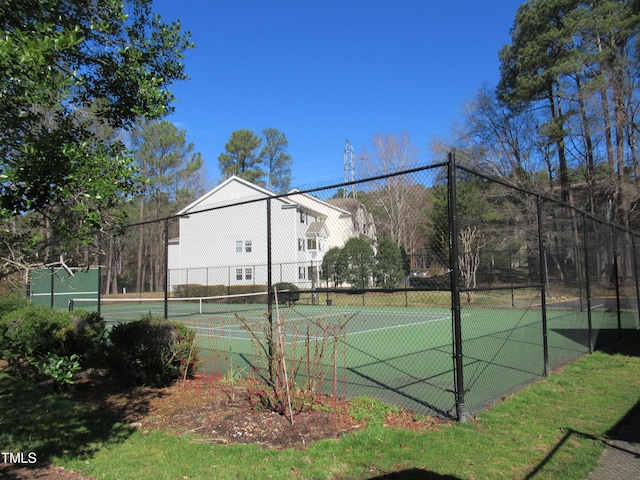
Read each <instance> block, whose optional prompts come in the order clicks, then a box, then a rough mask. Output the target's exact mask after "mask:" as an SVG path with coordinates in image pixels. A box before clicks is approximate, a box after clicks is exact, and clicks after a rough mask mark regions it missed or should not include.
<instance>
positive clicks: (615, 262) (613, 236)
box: [611, 225, 622, 340]
mask: <svg viewBox="0 0 640 480" xmlns="http://www.w3.org/2000/svg"><path fill="white" fill-rule="evenodd" d="M611 244H612V245H613V278H614V285H615V288H616V316H617V319H618V340H622V317H621V313H620V282H619V280H618V276H619V274H620V272H619V270H618V249H617V248H616V229H615V227H614V226H613V225H611Z"/></svg>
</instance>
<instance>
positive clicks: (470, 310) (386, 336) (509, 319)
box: [101, 299, 635, 416]
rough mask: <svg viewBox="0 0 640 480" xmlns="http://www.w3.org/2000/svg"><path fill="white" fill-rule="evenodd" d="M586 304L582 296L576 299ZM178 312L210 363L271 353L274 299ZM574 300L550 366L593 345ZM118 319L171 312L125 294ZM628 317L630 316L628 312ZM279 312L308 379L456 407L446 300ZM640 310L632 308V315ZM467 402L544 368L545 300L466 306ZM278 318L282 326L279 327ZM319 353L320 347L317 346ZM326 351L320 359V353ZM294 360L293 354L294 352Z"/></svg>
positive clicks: (184, 306)
mask: <svg viewBox="0 0 640 480" xmlns="http://www.w3.org/2000/svg"><path fill="white" fill-rule="evenodd" d="M576 305H577V304H576ZM595 307H596V308H593V309H592V328H593V336H594V338H596V339H597V338H601V337H604V336H611V335H614V334H615V333H612V332H615V331H616V329H617V322H618V319H617V314H616V313H612V312H609V311H607V310H606V309H604V308H599V306H598V305H595ZM168 308H169V313H170V316H171V317H172V320H175V321H179V322H182V323H184V324H185V325H187V326H188V327H189V328H191V329H193V330H194V331H195V332H196V334H197V337H196V338H197V342H198V346H199V352H200V353H199V357H200V358H199V360H200V363H201V371H202V372H204V373H217V374H221V375H225V374H226V373H227V372H229V371H234V372H242V371H244V372H248V371H250V370H251V368H252V367H255V366H256V365H259V364H260V363H261V357H260V354H259V347H258V344H257V343H258V342H260V343H263V344H264V343H265V342H266V340H265V339H266V333H265V332H267V331H269V330H268V316H267V306H266V304H265V303H215V302H213V301H211V302H204V303H203V302H201V301H198V300H197V299H196V300H189V301H176V302H170V303H169V306H168ZM571 308H573V306H572V305H563V306H562V308H549V309H548V310H547V325H548V336H547V341H548V356H549V365H550V368H553V367H554V366H558V365H561V364H563V363H565V362H567V361H569V360H571V359H572V358H575V357H577V356H580V355H582V354H584V353H586V352H587V351H588V348H589V337H588V330H587V313H586V312H585V311H580V310H572V309H571ZM101 312H102V315H103V317H104V318H105V319H106V320H107V321H109V322H119V321H123V320H126V319H132V318H139V315H140V314H141V313H147V314H148V313H151V314H152V315H154V316H162V315H163V314H164V304H163V303H162V302H151V301H150V302H134V301H131V302H124V303H122V302H121V303H116V304H112V305H110V304H109V303H108V302H105V303H104V304H103V305H102V307H101ZM623 318H626V317H623ZM271 321H272V323H273V325H274V330H273V331H274V332H275V334H277V335H278V336H277V340H278V341H281V342H282V344H283V345H284V350H285V352H286V353H287V356H288V357H289V358H290V359H292V360H291V363H292V368H295V367H296V365H295V364H296V362H297V363H298V364H299V365H298V366H301V368H299V369H298V377H297V380H298V381H300V382H304V377H305V371H306V370H305V365H304V364H305V362H306V363H307V364H311V363H314V362H318V363H320V364H321V365H322V368H324V370H325V384H324V385H323V390H324V391H326V392H327V393H330V392H333V391H335V392H337V393H339V394H346V395H349V396H356V395H364V394H366V395H370V396H374V397H377V398H380V399H381V400H383V401H386V402H389V403H393V404H395V405H399V406H404V407H406V408H409V409H411V410H413V411H416V412H419V413H436V414H440V415H444V416H451V415H453V414H454V407H455V397H454V394H453V391H454V385H455V378H454V364H453V346H452V333H451V332H452V316H451V311H450V310H449V309H446V308H404V307H375V306H356V305H351V306H335V305H334V306H327V305H288V306H284V305H279V306H278V307H277V308H275V306H274V308H273V310H272V315H271ZM624 321H625V322H626V321H629V322H630V323H633V322H634V321H635V320H634V319H633V318H631V316H629V319H628V320H626V319H625V320H624ZM461 322H462V334H463V352H462V353H463V362H464V384H465V390H466V392H465V404H466V409H467V410H468V411H477V410H480V409H482V408H483V407H484V406H485V405H486V404H487V403H490V402H492V401H494V400H495V399H496V398H500V396H501V395H503V394H506V393H508V392H510V391H513V389H514V386H515V387H517V386H519V385H524V384H526V383H528V382H530V381H531V380H533V379H536V378H539V377H540V376H541V375H542V374H543V372H544V363H543V362H544V354H543V329H542V321H541V310H540V307H539V305H538V306H535V305H533V303H532V302H529V306H528V308H478V307H477V306H473V305H472V306H470V307H467V308H463V309H462V312H461ZM276 327H277V328H276ZM317 355H319V357H318V356H317ZM318 359H319V360H318ZM288 361H289V360H288Z"/></svg>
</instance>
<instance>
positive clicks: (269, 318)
mask: <svg viewBox="0 0 640 480" xmlns="http://www.w3.org/2000/svg"><path fill="white" fill-rule="evenodd" d="M272 288H273V285H272V283H271V198H267V323H268V325H267V329H268V338H267V342H268V348H269V361H268V362H267V363H268V367H269V380H270V381H273V380H274V378H275V372H274V371H273V354H274V350H273V292H272V291H271V290H272Z"/></svg>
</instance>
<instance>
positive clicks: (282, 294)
mask: <svg viewBox="0 0 640 480" xmlns="http://www.w3.org/2000/svg"><path fill="white" fill-rule="evenodd" d="M272 288H273V290H277V291H278V302H279V303H289V304H291V303H296V302H297V301H298V300H300V289H299V288H298V287H297V286H296V285H294V284H293V283H286V282H280V283H276V284H275V285H273V287H272ZM283 290H285V291H283Z"/></svg>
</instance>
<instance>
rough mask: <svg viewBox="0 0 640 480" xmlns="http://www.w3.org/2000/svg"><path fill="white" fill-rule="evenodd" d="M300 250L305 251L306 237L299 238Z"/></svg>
mask: <svg viewBox="0 0 640 480" xmlns="http://www.w3.org/2000/svg"><path fill="white" fill-rule="evenodd" d="M298 251H299V252H304V238H299V239H298Z"/></svg>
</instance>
